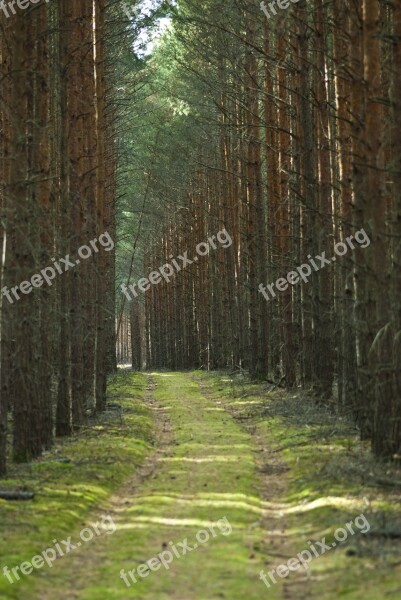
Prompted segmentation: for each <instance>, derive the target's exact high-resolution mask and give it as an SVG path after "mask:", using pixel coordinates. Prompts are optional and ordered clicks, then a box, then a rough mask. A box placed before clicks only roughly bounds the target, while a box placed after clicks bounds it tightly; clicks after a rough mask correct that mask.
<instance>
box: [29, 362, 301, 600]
mask: <svg viewBox="0 0 401 600" xmlns="http://www.w3.org/2000/svg"><path fill="white" fill-rule="evenodd" d="M213 396H215V394H213V393H212V392H211V391H208V390H207V389H206V388H205V387H204V384H202V386H200V385H199V383H198V382H197V381H196V379H195V378H194V377H192V376H191V375H190V374H184V373H158V374H152V375H151V376H149V380H148V388H147V393H146V401H147V403H149V404H150V406H151V408H152V411H153V414H154V417H155V418H154V422H155V427H156V436H157V441H156V445H157V449H156V450H155V452H154V453H153V455H152V456H151V457H149V459H148V461H147V463H146V465H145V466H144V467H143V468H142V469H140V470H139V472H138V471H137V473H136V475H135V476H134V477H133V478H132V479H131V480H130V481H129V482H128V483H127V484H126V485H125V486H124V488H123V489H122V490H120V491H119V492H118V493H117V494H115V495H114V496H113V497H112V498H111V499H110V500H109V501H108V502H107V505H106V506H104V507H102V508H103V510H102V511H101V512H99V513H98V515H94V516H93V521H96V517H97V516H99V515H101V514H109V515H111V516H112V518H113V520H114V522H115V524H116V526H117V529H116V531H115V533H114V534H113V535H103V536H102V537H100V538H96V539H94V540H93V541H92V542H91V543H90V544H84V545H82V547H81V548H79V549H77V550H76V551H74V552H73V553H71V554H69V555H67V556H65V557H64V558H63V559H62V560H57V561H56V563H55V564H54V566H53V568H52V569H49V570H48V572H47V576H46V578H45V579H44V580H43V581H42V582H41V584H40V585H39V587H36V593H35V598H38V599H39V598H41V599H44V600H50V599H52V600H54V599H56V600H61V599H63V600H73V599H74V600H75V599H79V600H128V599H130V598H142V599H145V600H146V599H149V600H150V599H152V600H167V599H175V600H221V599H222V598H227V600H244V599H247V600H260V599H261V598H263V597H269V598H271V599H272V600H275V599H278V598H286V599H292V598H294V599H295V598H296V599H297V600H302V599H303V598H310V594H309V593H308V590H307V589H306V588H307V587H309V586H308V584H307V582H306V581H305V572H304V571H303V570H302V571H300V572H296V573H291V574H290V577H288V578H287V579H279V578H278V581H277V585H274V586H272V587H271V588H270V589H267V588H266V587H265V585H264V584H263V582H262V581H261V580H260V578H259V572H260V570H261V569H264V570H265V571H267V570H269V568H272V567H273V566H274V565H273V564H271V566H270V567H267V564H266V552H265V548H266V547H268V553H269V555H270V556H273V557H275V558H273V559H271V560H274V564H279V563H281V562H284V561H285V560H288V558H290V557H291V556H295V555H296V551H295V550H294V549H293V548H290V545H289V535H287V532H286V528H285V523H284V521H285V517H284V516H283V514H282V513H281V510H280V509H282V508H284V506H283V504H280V503H279V502H278V499H279V497H280V496H282V493H283V491H284V489H285V485H286V483H285V475H283V474H278V473H280V471H283V470H284V469H280V464H279V459H278V458H277V454H271V455H270V456H272V461H273V462H271V463H269V464H271V467H272V468H271V469H270V470H269V471H270V473H271V475H269V474H267V473H266V469H264V472H263V473H262V470H261V468H260V467H261V465H260V464H259V465H258V462H259V460H260V457H261V456H263V454H262V453H261V450H262V449H261V447H260V444H259V440H258V436H257V435H255V432H253V434H252V432H249V431H247V430H246V429H245V428H244V427H243V425H241V424H240V423H239V422H238V421H237V420H236V419H234V418H233V416H232V415H231V414H230V413H229V412H227V410H225V406H224V401H223V400H222V399H219V398H215V397H213ZM273 463H274V464H273ZM264 465H265V463H264ZM91 522H92V519H91ZM209 528H210V529H209ZM200 532H201V533H200ZM207 537H208V538H209V539H208V540H207V541H206V538H207ZM172 544H174V548H175V550H176V552H177V553H178V555H179V558H178V557H176V556H174V552H173V547H172ZM188 546H189V547H191V550H190V551H189V550H188V549H187V547H188ZM195 546H196V548H195ZM163 551H164V552H165V554H164V555H163V556H164V557H165V560H166V563H167V561H170V560H171V562H170V563H169V564H168V565H167V566H168V569H167V568H165V567H164V566H161V567H160V568H159V570H157V572H153V571H151V570H149V568H148V569H147V570H145V571H142V574H145V577H144V578H142V577H140V576H139V575H138V574H137V572H136V571H135V574H134V577H135V578H136V583H134V582H133V580H132V579H131V577H130V575H129V574H128V572H129V571H131V570H133V569H137V568H138V567H139V565H141V564H143V563H145V562H146V561H149V559H151V558H152V557H156V556H157V555H158V554H159V553H161V552H163ZM184 553H185V555H183V554H184ZM170 557H171V558H170ZM151 564H152V567H153V566H154V567H155V568H156V564H157V563H156V562H152V563H151ZM122 569H124V575H125V580H126V583H128V585H129V587H128V586H127V585H126V583H125V582H124V580H123V579H122V578H121V577H120V572H121V570H122ZM32 597H33V596H32Z"/></svg>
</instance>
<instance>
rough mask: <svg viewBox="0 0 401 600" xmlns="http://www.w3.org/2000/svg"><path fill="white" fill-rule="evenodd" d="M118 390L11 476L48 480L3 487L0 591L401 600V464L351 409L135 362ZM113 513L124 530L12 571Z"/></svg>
mask: <svg viewBox="0 0 401 600" xmlns="http://www.w3.org/2000/svg"><path fill="white" fill-rule="evenodd" d="M292 396H293V397H292ZM109 399H110V402H112V403H113V405H112V409H111V410H109V411H108V412H107V413H106V414H105V415H103V416H101V417H99V418H98V419H97V420H96V421H93V422H91V423H89V424H88V426H87V427H86V428H85V429H84V430H83V431H80V432H79V434H77V435H76V436H74V437H73V438H72V439H71V440H68V441H64V442H62V443H61V442H60V443H59V444H58V445H57V447H56V448H54V449H53V450H52V451H51V452H49V453H48V454H46V455H45V456H44V457H43V458H42V459H41V460H39V461H35V462H34V463H32V464H30V465H19V466H17V467H14V468H13V469H12V470H11V472H10V475H9V479H7V480H6V481H2V482H1V488H2V489H16V488H18V489H27V490H30V491H34V492H35V493H36V496H35V499H34V500H33V501H28V502H5V501H1V500H0V515H1V521H0V569H1V571H0V598H1V599H3V598H5V599H18V600H19V599H25V598H27V599H28V598H29V600H31V599H33V600H42V599H44V600H50V599H52V600H53V599H54V600H69V599H73V598H74V599H75V598H77V599H79V600H127V599H129V598H143V599H145V600H147V599H149V600H150V599H152V600H166V599H168V598H173V599H175V600H217V599H221V598H227V599H230V600H243V599H246V600H256V599H257V600H259V599H261V598H271V599H272V600H276V599H278V598H286V599H296V600H298V599H302V598H314V597H316V598H317V597H320V598H323V599H326V598H327V599H330V600H331V599H333V600H334V599H336V598H337V597H344V598H350V599H355V600H357V599H359V598H364V599H366V600H370V599H372V600H373V599H375V600H376V599H381V598H383V599H384V598H401V577H400V575H401V571H400V567H401V560H400V548H401V545H400V539H401V538H400V537H399V536H401V505H400V494H399V492H400V489H399V488H397V486H396V485H394V483H395V482H396V481H397V478H398V480H400V479H401V474H400V473H399V471H398V472H397V470H396V469H395V468H394V467H389V466H388V465H380V464H378V463H377V462H375V461H373V460H372V459H371V457H370V454H369V450H368V448H367V447H366V446H365V445H364V444H361V442H359V441H358V438H357V432H356V431H355V430H354V429H353V428H352V426H351V425H350V424H349V423H347V422H346V420H344V419H342V418H341V417H333V416H332V415H330V414H327V413H325V412H323V411H322V410H321V409H318V408H316V407H314V406H313V405H311V403H310V402H308V401H306V400H305V399H304V398H303V397H302V396H301V394H293V395H291V394H288V393H284V392H282V391H278V390H269V389H268V388H267V387H266V385H255V384H251V383H249V382H247V381H245V380H244V379H243V378H241V377H235V378H232V377H229V376H228V375H225V374H215V375H209V374H206V373H202V372H196V373H192V374H191V373H152V374H133V373H130V372H122V373H120V374H119V375H118V376H117V377H116V378H115V379H114V381H112V382H111V384H110V386H109ZM116 405H121V409H119V408H118V406H116ZM378 482H379V483H378ZM380 482H381V483H380ZM361 513H363V514H364V515H365V516H366V518H367V519H368V520H369V523H370V524H371V528H370V531H369V532H367V533H361V532H360V531H358V533H357V534H356V535H354V536H349V538H348V539H347V541H346V542H344V544H338V545H337V547H336V548H334V549H331V550H330V551H327V552H326V553H325V554H324V555H323V556H320V557H317V558H315V559H314V560H313V561H312V562H311V563H310V564H309V566H308V568H306V569H304V568H302V569H299V570H298V571H296V572H290V573H289V575H288V577H285V578H279V577H277V576H276V578H277V584H276V585H271V587H270V588H269V589H268V588H267V587H266V586H265V585H264V584H263V582H262V581H261V580H260V578H259V572H260V570H261V569H263V570H264V571H265V572H267V571H269V570H270V569H275V568H277V567H278V566H279V565H280V563H284V562H287V560H288V559H290V558H292V557H295V556H296V555H297V554H298V553H299V552H302V551H303V550H305V549H308V548H309V545H308V542H309V541H315V540H317V541H320V540H321V538H323V536H325V537H326V542H327V543H330V544H331V543H333V540H334V537H333V534H334V532H335V530H336V529H337V528H339V527H343V526H344V525H345V524H346V523H347V522H349V521H351V520H353V519H355V517H357V516H358V515H360V514H361ZM103 515H108V516H109V517H110V518H111V519H112V521H113V523H114V524H115V527H116V530H115V532H114V533H112V534H110V535H108V534H107V533H104V534H103V535H101V536H99V537H97V536H95V537H94V539H92V541H89V542H87V543H81V546H80V547H79V548H76V549H75V550H74V551H72V552H70V553H69V554H67V555H66V556H64V557H62V558H58V559H57V560H56V561H55V562H54V565H53V566H52V567H51V568H50V567H48V566H47V565H44V566H43V567H42V568H40V569H34V570H33V573H32V574H31V575H22V576H21V579H20V580H19V581H15V583H13V584H10V583H9V581H8V579H7V577H6V576H5V575H4V574H3V573H2V570H3V566H4V565H7V566H8V567H9V568H11V567H13V566H15V565H20V564H21V563H22V562H24V561H30V560H31V558H32V557H33V556H35V555H38V554H40V553H41V552H42V551H43V550H45V549H46V548H48V547H50V546H52V540H66V539H67V538H68V537H69V536H71V539H72V542H74V541H75V542H76V540H79V539H80V531H81V530H82V528H84V527H93V523H95V522H99V521H100V519H101V517H102V516H103ZM222 519H224V521H222ZM228 524H229V525H228ZM208 528H212V531H214V535H213V534H212V533H211V531H210V529H208ZM201 530H202V531H204V533H203V535H204V536H205V535H206V534H205V531H209V540H208V541H207V542H205V543H202V541H199V540H197V538H196V535H197V534H198V536H199V533H198V532H199V531H201ZM109 533H110V531H109ZM184 540H186V543H187V545H189V546H190V547H191V548H192V547H193V546H194V545H195V544H196V545H197V548H196V549H193V550H191V551H190V552H189V551H187V553H186V554H185V556H180V557H179V558H178V557H174V558H173V560H172V562H171V563H170V564H169V565H168V567H169V568H168V569H166V568H164V567H163V566H162V567H161V568H159V569H158V570H157V571H155V572H153V571H152V570H149V568H143V569H142V573H143V574H145V575H146V576H145V577H144V578H142V577H140V576H138V575H137V574H136V571H135V574H134V577H135V578H136V583H135V582H133V580H132V579H131V578H130V576H129V571H131V570H133V569H135V570H136V569H138V567H139V565H141V564H143V563H145V562H146V561H149V559H151V558H152V557H155V556H157V555H158V554H159V553H161V552H164V553H165V554H164V556H165V557H167V556H168V553H169V552H171V550H172V544H174V545H175V548H176V549H177V551H178V552H179V553H180V554H182V553H183V547H182V546H181V545H180V543H182V542H184ZM153 565H155V563H153ZM122 570H123V571H122ZM140 570H141V568H140ZM121 573H123V575H124V578H125V579H126V581H127V582H128V583H129V584H130V585H129V587H128V586H127V585H126V583H124V578H123V577H122V576H121Z"/></svg>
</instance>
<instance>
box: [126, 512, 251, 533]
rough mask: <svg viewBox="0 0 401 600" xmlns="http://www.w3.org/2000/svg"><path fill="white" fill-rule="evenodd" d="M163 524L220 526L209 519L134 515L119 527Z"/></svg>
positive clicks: (232, 523)
mask: <svg viewBox="0 0 401 600" xmlns="http://www.w3.org/2000/svg"><path fill="white" fill-rule="evenodd" d="M144 524H147V525H161V526H164V527H183V528H184V527H185V528H187V527H194V528H196V529H200V528H204V527H218V521H212V520H209V519H190V518H182V519H177V518H168V517H150V516H148V517H132V518H129V519H126V521H125V522H124V523H121V522H120V523H119V526H118V529H119V530H120V529H121V530H126V529H135V528H137V527H138V526H139V527H140V528H141V529H142V528H143V525H144ZM230 524H231V526H232V528H233V531H234V530H238V529H244V528H245V527H246V526H247V525H244V524H243V523H238V522H237V523H234V522H231V521H230Z"/></svg>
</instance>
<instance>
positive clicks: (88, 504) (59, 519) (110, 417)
mask: <svg viewBox="0 0 401 600" xmlns="http://www.w3.org/2000/svg"><path fill="white" fill-rule="evenodd" d="M131 385H132V386H135V389H136V390H137V393H136V395H135V397H134V395H133V394H131V395H130V393H129V390H130V387H131ZM145 385H146V378H145V377H144V376H143V375H132V374H126V373H122V374H120V375H119V376H118V377H115V378H114V382H113V383H112V385H110V386H109V395H110V396H113V397H115V398H118V403H119V404H120V405H121V407H122V409H123V413H122V416H121V417H120V415H119V413H118V412H117V411H114V412H113V411H109V412H107V413H105V415H103V416H102V417H100V420H99V422H98V423H93V424H92V425H90V426H87V427H84V428H83V429H82V430H81V432H80V433H79V434H77V435H74V436H73V437H72V438H71V439H68V440H65V441H59V442H57V444H56V446H55V447H54V449H52V451H51V452H48V453H46V455H45V456H43V457H42V458H41V459H40V460H38V461H35V462H33V463H32V464H28V465H18V466H14V467H12V468H11V469H10V473H9V476H8V478H7V479H6V480H2V482H1V487H2V489H27V490H29V491H33V492H35V498H34V500H32V501H29V502H6V501H3V500H0V514H1V521H0V557H1V563H0V565H1V567H3V566H4V565H7V566H8V567H9V568H11V567H14V566H16V565H19V564H21V563H22V562H24V561H29V560H30V559H31V558H32V557H33V556H35V555H37V554H40V553H41V552H42V551H43V550H45V549H46V548H48V547H51V546H52V545H53V544H52V540H54V539H56V540H62V539H66V538H67V537H68V536H72V538H73V539H74V537H75V538H77V537H78V535H79V531H80V530H81V529H82V527H83V523H84V522H85V520H86V519H87V517H88V515H89V513H90V511H91V509H93V508H94V507H96V506H98V505H99V504H100V503H101V502H103V501H105V500H106V499H107V498H108V497H109V496H110V495H111V494H112V493H113V492H114V491H115V490H116V489H118V487H119V486H121V484H122V483H123V482H124V480H125V479H126V478H127V477H128V475H129V474H130V473H132V471H133V469H134V467H135V465H140V464H142V463H143V460H144V458H145V456H146V455H147V454H148V453H149V450H150V444H149V443H150V441H151V439H152V420H151V413H150V411H149V408H148V407H147V406H146V404H144V402H143V397H144V389H145ZM78 539H79V538H78ZM46 570H47V571H48V570H49V569H48V567H47V566H46V567H43V568H42V569H41V570H38V571H36V572H35V574H34V575H31V576H29V577H27V576H22V579H21V581H19V582H16V583H14V584H13V585H11V584H10V583H9V582H8V580H7V578H6V577H5V575H4V574H3V573H0V598H2V599H3V598H10V599H14V598H15V599H17V598H18V599H20V598H25V597H26V598H32V597H33V596H32V589H33V587H34V585H35V581H36V580H37V579H40V578H46V574H47V573H46Z"/></svg>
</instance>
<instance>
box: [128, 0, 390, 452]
mask: <svg viewBox="0 0 401 600" xmlns="http://www.w3.org/2000/svg"><path fill="white" fill-rule="evenodd" d="M174 12H175V14H174V16H173V27H172V30H171V31H170V32H168V33H167V34H166V35H164V37H163V40H162V42H161V43H160V45H159V47H158V49H157V50H156V51H155V52H154V54H153V56H152V57H151V58H150V60H149V61H148V63H147V76H146V70H145V75H144V71H143V69H142V70H141V77H142V81H143V89H146V94H145V93H144V98H143V100H142V107H143V113H144V114H151V115H152V119H150V117H145V119H144V121H143V122H142V123H143V126H144V127H145V129H146V133H147V136H146V139H145V138H144V139H143V140H142V139H140V140H139V145H140V148H141V153H140V154H138V165H139V164H141V165H142V167H143V166H144V165H145V167H146V174H145V175H143V176H142V179H141V178H140V177H139V176H138V178H137V181H136V183H135V185H136V187H135V188H134V191H135V190H137V191H140V192H141V194H143V195H146V197H147V206H149V205H150V206H152V207H153V210H154V212H155V214H156V215H157V221H158V223H156V222H155V221H152V220H151V219H150V218H147V217H146V214H145V218H142V217H143V215H142V214H141V215H138V214H136V215H134V216H133V217H132V218H131V217H130V218H129V219H128V220H127V222H129V223H130V227H131V231H139V230H140V231H141V232H142V234H143V235H142V237H141V244H140V246H141V248H140V251H138V250H136V253H135V263H134V269H133V270H132V278H131V279H132V280H134V279H135V278H136V279H139V277H143V276H145V277H146V276H147V274H148V273H149V272H150V271H153V270H155V269H158V268H159V267H160V266H161V265H163V264H164V263H169V262H171V260H172V259H171V257H172V256H177V255H178V254H182V252H183V251H188V256H189V257H191V256H192V257H193V256H194V249H195V246H196V244H197V242H200V241H203V240H206V239H207V237H208V236H209V235H213V234H215V233H216V232H217V231H219V230H220V229H221V228H222V227H223V226H225V227H226V228H227V230H228V232H229V233H230V235H231V237H232V238H233V245H232V247H231V248H229V249H226V250H224V249H219V250H218V251H216V252H211V253H210V256H209V257H207V258H204V259H200V260H199V261H197V262H195V263H194V264H192V265H191V266H189V267H188V268H187V269H186V270H185V271H183V272H182V273H179V274H177V275H176V276H175V278H174V279H172V281H170V282H169V283H167V282H162V283H160V284H159V285H157V286H155V285H152V286H151V289H150V290H149V291H147V292H146V293H145V294H143V295H142V298H138V299H136V300H135V302H133V303H132V305H131V308H132V323H133V334H132V338H133V339H134V338H135V336H138V333H137V332H136V331H135V329H136V328H137V327H138V324H140V323H141V319H143V321H144V329H143V335H142V339H143V342H142V344H141V348H140V350H141V352H143V351H144V352H145V353H146V364H147V366H149V367H161V366H166V367H169V368H190V367H191V368H192V367H204V368H227V367H228V368H234V369H236V368H244V369H247V370H249V371H250V373H251V374H252V375H253V376H254V377H258V378H269V377H270V378H274V379H276V380H280V381H282V382H284V383H285V385H286V386H288V387H290V388H291V387H294V386H296V385H298V384H302V385H305V386H309V387H311V388H312V389H313V390H314V392H315V394H316V396H317V398H318V399H320V401H322V402H325V401H327V400H328V399H329V398H330V397H331V396H332V394H333V393H335V397H336V399H337V402H338V405H339V407H341V408H342V409H345V410H347V411H348V412H349V413H351V414H352V415H353V416H354V417H355V419H356V421H357V422H358V424H359V426H360V429H361V434H362V437H363V438H365V439H366V438H371V439H372V443H373V448H374V451H375V452H376V454H378V455H381V456H389V457H391V456H393V455H394V454H397V453H399V452H400V451H401V400H400V398H401V395H400V392H401V372H400V368H399V356H400V332H401V322H400V317H401V301H400V277H401V270H400V269H399V267H400V259H401V255H400V251H401V212H400V194H399V180H400V176H401V148H400V147H399V146H400V140H401V128H400V126H401V121H400V119H401V101H400V98H399V89H400V87H399V84H400V78H401V37H400V35H401V30H400V28H401V5H400V3H398V2H394V3H392V4H391V3H381V2H379V1H378V0H363V1H362V2H361V3H356V2H350V1H348V0H333V2H331V3H324V2H323V1H322V0H308V1H307V2H306V1H305V0H300V1H299V2H298V3H296V4H290V6H289V7H288V9H286V10H285V11H284V10H283V11H278V13H277V15H276V16H274V17H272V18H271V19H267V18H266V17H265V15H264V13H263V12H261V10H260V6H259V2H256V1H253V0H241V1H236V2H234V3H229V5H228V4H227V3H223V2H213V3H210V2H206V1H205V2H201V3H199V2H198V1H197V2H195V1H194V0H182V1H180V2H179V7H178V9H176V10H175V11H174ZM135 77H138V71H136V75H135ZM146 108H147V110H146ZM155 115H156V116H155ZM146 118H147V119H148V120H147V121H146ZM149 140H150V141H149ZM156 140H157V143H156ZM153 143H154V144H155V148H154V147H153ZM163 215H164V217H163ZM362 228H364V229H365V231H366V232H367V234H368V235H369V238H370V239H371V242H372V243H371V244H370V245H369V246H368V247H366V248H362V247H358V246H357V245H356V248H355V250H353V251H349V252H348V253H347V254H346V255H345V256H344V257H343V258H341V259H338V261H337V262H336V263H335V264H333V265H332V266H328V267H325V268H324V269H322V270H321V271H319V272H318V273H315V274H314V276H312V277H311V278H310V281H309V282H308V283H303V284H302V285H296V286H291V285H289V286H288V287H287V289H286V290H285V291H283V292H282V293H280V294H278V295H277V298H276V299H274V300H269V301H266V299H265V298H264V297H263V295H262V294H261V293H260V292H259V289H258V288H259V284H260V283H263V284H264V285H266V284H267V283H271V282H273V281H276V280H277V279H278V278H279V277H285V276H286V274H287V273H288V272H289V271H292V270H294V267H296V266H297V265H299V264H301V263H304V262H307V260H308V258H307V257H308V256H312V257H313V256H315V255H316V254H320V253H321V252H322V251H326V254H327V256H328V257H331V256H333V254H334V252H333V248H334V244H335V243H337V242H340V241H344V240H345V239H346V238H347V237H349V236H350V235H353V234H355V232H356V231H358V230H360V229H362ZM149 233H150V234H151V235H152V236H153V238H152V239H153V243H152V244H150V243H149ZM128 256H130V258H131V255H128V254H126V255H125V258H124V257H123V258H122V260H121V264H122V265H125V266H127V263H128V262H129V259H128ZM122 271H123V270H122ZM127 272H128V269H127V268H126V269H125V279H124V281H125V282H126V273H127ZM135 324H136V325H135ZM134 354H135V353H134ZM134 358H135V361H136V364H138V356H136V355H135V356H134ZM141 362H142V361H141Z"/></svg>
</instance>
